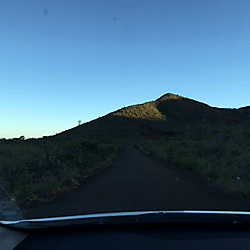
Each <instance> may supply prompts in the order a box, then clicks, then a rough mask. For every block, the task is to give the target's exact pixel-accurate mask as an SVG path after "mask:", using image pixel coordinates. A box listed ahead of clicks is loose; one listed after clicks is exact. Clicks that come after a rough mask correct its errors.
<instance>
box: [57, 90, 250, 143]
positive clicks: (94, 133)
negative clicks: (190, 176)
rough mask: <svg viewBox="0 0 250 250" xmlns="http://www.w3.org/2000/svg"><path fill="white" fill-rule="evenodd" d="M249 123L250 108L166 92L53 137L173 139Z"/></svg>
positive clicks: (103, 139)
mask: <svg viewBox="0 0 250 250" xmlns="http://www.w3.org/2000/svg"><path fill="white" fill-rule="evenodd" d="M249 123H250V107H249V106H247V107H243V108H239V109H226V108H216V107H211V106H209V105H207V104H205V103H202V102H198V101H195V100H192V99H189V98H186V97H182V96H179V95H175V94H171V93H167V94H164V95H163V96H161V97H160V98H158V99H156V100H155V101H150V102H145V103H142V104H137V105H132V106H128V107H124V108H121V109H119V110H117V111H114V112H111V113H109V114H107V115H105V116H103V117H100V118H98V119H95V120H93V121H91V122H88V123H85V124H82V125H80V126H77V127H75V128H72V129H69V130H67V131H64V132H62V133H60V134H57V135H55V136H52V137H53V138H54V139H56V140H67V139H75V138H78V137H79V138H89V139H94V140H99V141H102V142H107V143H110V142H112V141H113V140H115V141H117V140H126V141H129V140H132V141H136V140H140V139H145V138H147V139H150V138H151V139H158V138H161V137H172V136H176V135H178V134H181V133H183V131H184V129H185V128H186V127H188V128H191V129H192V130H193V132H195V131H197V130H199V128H200V125H201V124H213V125H218V124H227V125H235V124H242V125H249Z"/></svg>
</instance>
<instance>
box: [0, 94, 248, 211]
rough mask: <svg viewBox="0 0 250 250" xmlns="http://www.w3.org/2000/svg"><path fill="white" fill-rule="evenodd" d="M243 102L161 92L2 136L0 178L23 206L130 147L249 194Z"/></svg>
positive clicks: (67, 186) (70, 185) (73, 183)
mask: <svg viewBox="0 0 250 250" xmlns="http://www.w3.org/2000/svg"><path fill="white" fill-rule="evenodd" d="M248 113H250V112H248V108H244V109H241V110H226V109H216V108H211V107H209V106H208V105H206V104H203V103H199V102H196V101H193V100H190V99H187V98H183V97H180V96H176V95H172V94H167V95H164V96H163V97H161V98H159V99H157V100H156V101H153V102H147V103H144V104H139V105H133V106H129V107H125V108H122V109H120V110H117V111H115V112H112V113H110V114H108V115H106V116H103V117H100V118H98V119H96V120H94V121H91V122H89V123H85V124H83V125H80V126H77V127H75V128H73V129H70V130H68V131H64V132H62V133H60V134H57V135H55V136H51V137H44V138H42V139H30V140H24V138H19V139H18V138H16V139H15V140H5V139H2V140H0V159H1V161H0V183H1V184H2V185H3V186H4V188H5V189H6V190H7V191H8V192H9V194H10V196H12V197H15V198H16V201H17V203H18V205H19V206H20V207H22V208H29V207H32V206H37V205H39V204H42V203H46V202H47V201H49V200H51V199H53V197H56V196H57V195H59V194H61V193H63V192H67V191H69V190H72V189H74V188H77V187H78V186H79V185H80V184H81V183H82V182H84V180H85V179H87V178H88V177H89V176H90V175H93V174H95V173H96V172H97V171H100V170H102V169H105V168H106V167H108V166H109V165H110V164H111V163H112V160H113V159H114V158H115V157H117V155H118V154H119V152H120V151H121V149H123V148H125V147H134V148H137V149H140V150H142V151H144V152H146V153H147V154H150V155H151V156H152V157H155V158H158V159H161V160H163V161H165V162H168V163H171V164H173V165H175V166H176V167H178V168H181V169H183V170H186V171H191V172H195V173H197V174H199V175H201V176H203V177H204V178H206V179H207V180H209V181H212V182H215V183H217V184H218V185H220V186H222V187H224V188H225V189H227V190H230V191H234V192H237V193H239V194H240V195H242V196H244V197H246V198H249V199H250V141H249V140H250V129H249V125H250V115H249V114H248Z"/></svg>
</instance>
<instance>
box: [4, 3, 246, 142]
mask: <svg viewBox="0 0 250 250" xmlns="http://www.w3.org/2000/svg"><path fill="white" fill-rule="evenodd" d="M249 48H250V1H249V0H209V1H201V0H84V1H83V0H39V1H32V0H22V1H20V0H8V1H3V2H2V3H1V8H0V88H1V92H0V93H1V98H0V104H1V108H0V111H1V113H0V115H1V116H0V138H13V137H20V136H21V135H24V136H25V138H38V137H42V136H44V135H53V134H56V133H60V132H61V131H64V130H67V129H69V128H73V127H75V126H77V125H78V121H79V120H81V122H82V123H84V122H88V121H90V120H94V119H96V118H98V117H101V116H103V115H106V114H108V113H110V112H112V111H115V110H117V109H120V108H122V107H126V106H130V105H134V104H139V103H143V102H147V101H153V100H155V99H157V98H159V97H160V96H162V95H164V94H166V93H174V94H178V95H181V96H184V97H188V98H191V99H194V100H197V101H200V102H203V103H206V104H208V105H210V106H213V107H223V108H239V107H244V106H249V105H250V103H249V102H250V101H249V100H250V99H249V96H250V87H249V86H250V51H249Z"/></svg>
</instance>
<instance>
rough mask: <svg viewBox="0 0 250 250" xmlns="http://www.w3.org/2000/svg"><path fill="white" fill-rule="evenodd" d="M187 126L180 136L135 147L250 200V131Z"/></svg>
mask: <svg viewBox="0 0 250 250" xmlns="http://www.w3.org/2000/svg"><path fill="white" fill-rule="evenodd" d="M187 127H188V129H186V131H185V133H183V134H182V135H180V136H176V137H171V138H162V139H159V140H145V141H143V142H141V143H139V144H136V145H135V146H136V147H137V148H138V149H140V150H142V151H144V152H145V153H147V154H150V155H151V156H153V157H155V158H158V159H160V160H163V161H165V162H167V163H171V164H172V165H174V166H176V167H178V168H181V169H183V170H186V171H190V172H193V173H196V174H199V175H200V176H203V177H204V178H206V179H207V180H209V181H212V182H214V183H216V184H218V185H220V186H222V187H223V188H225V189H226V190H228V191H233V192H236V193H238V194H240V195H242V196H243V197H245V198H248V199H250V131H249V130H248V131H247V130H246V127H244V128H243V127H242V126H241V125H225V124H214V125H211V124H208V125H206V124H203V126H202V127H201V129H200V130H199V131H195V130H194V131H193V130H192V127H191V126H187Z"/></svg>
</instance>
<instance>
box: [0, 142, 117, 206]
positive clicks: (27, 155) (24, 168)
mask: <svg viewBox="0 0 250 250" xmlns="http://www.w3.org/2000/svg"><path fill="white" fill-rule="evenodd" d="M118 153H119V150H118V149H117V147H116V146H114V145H110V144H104V143H99V142H97V141H94V140H90V139H75V140H67V141H61V142H58V143H53V144H52V143H50V142H49V143H48V142H47V141H44V140H43V141H42V140H41V141H40V143H38V142H37V141H35V142H32V141H21V142H20V141H19V142H16V141H15V142H13V141H5V142H4V144H1V148H0V155H1V162H0V173H1V175H0V176H1V177H0V181H1V184H2V185H3V186H4V187H5V188H6V189H7V190H8V192H9V194H10V195H11V196H13V197H15V199H16V201H17V203H18V206H19V207H20V208H23V209H25V208H28V207H32V206H37V205H40V204H43V203H45V202H47V201H49V200H51V198H53V197H56V196H57V194H60V193H62V192H65V191H67V190H69V189H72V188H76V187H78V186H79V185H80V184H81V182H82V181H84V180H85V179H86V178H88V177H89V176H90V175H92V174H93V173H94V172H95V171H99V170H100V163H102V169H103V168H105V167H107V166H108V165H110V164H111V163H112V159H114V158H115V157H116V156H117V155H118Z"/></svg>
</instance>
